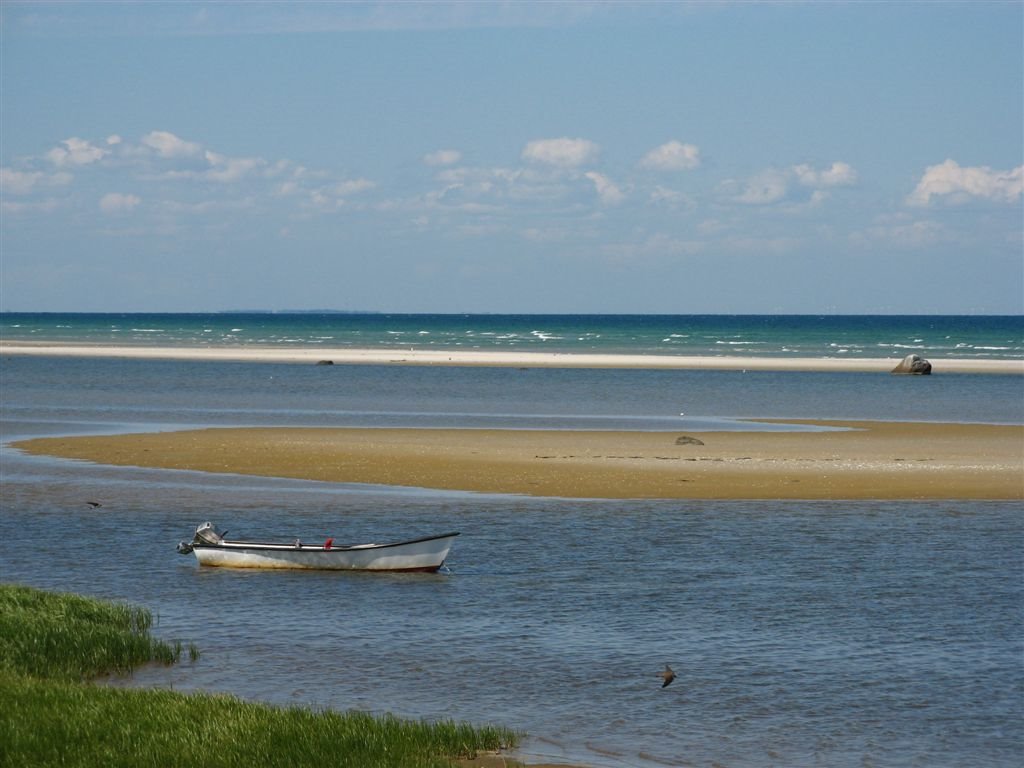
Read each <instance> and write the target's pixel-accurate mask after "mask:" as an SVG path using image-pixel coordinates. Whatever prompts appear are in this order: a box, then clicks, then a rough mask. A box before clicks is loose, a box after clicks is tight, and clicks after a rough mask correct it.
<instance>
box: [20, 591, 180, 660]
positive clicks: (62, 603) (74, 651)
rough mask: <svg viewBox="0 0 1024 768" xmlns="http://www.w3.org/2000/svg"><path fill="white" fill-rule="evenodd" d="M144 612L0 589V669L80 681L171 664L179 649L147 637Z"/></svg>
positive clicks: (75, 598) (149, 619)
mask: <svg viewBox="0 0 1024 768" xmlns="http://www.w3.org/2000/svg"><path fill="white" fill-rule="evenodd" d="M152 623H153V618H152V615H151V614H150V613H149V611H147V610H146V609H144V608H135V607H132V606H130V605H120V604H117V603H109V602H103V601H100V600H92V599H90V598H86V597H81V596H79V595H71V594H58V593H51V592H43V591H40V590H37V589H31V588H29V587H21V586H16V585H11V584H0V670H6V671H11V672H20V673H22V674H26V675H31V676H33V677H45V678H59V679H66V680H84V679H88V678H92V677H96V676H97V675H100V674H103V673H105V672H131V671H132V670H133V669H134V668H135V667H137V666H138V665H139V664H144V663H146V662H150V661H157V662H161V663H163V664H173V663H174V662H175V661H177V660H178V657H179V656H180V654H181V645H180V644H176V645H174V646H171V645H168V644H167V643H164V642H162V641H160V640H156V639H154V638H152V637H151V636H150V634H149V628H150V626H152Z"/></svg>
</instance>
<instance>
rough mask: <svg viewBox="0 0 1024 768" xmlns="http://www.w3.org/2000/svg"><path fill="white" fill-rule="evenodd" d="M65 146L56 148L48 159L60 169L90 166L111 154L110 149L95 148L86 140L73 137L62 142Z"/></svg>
mask: <svg viewBox="0 0 1024 768" xmlns="http://www.w3.org/2000/svg"><path fill="white" fill-rule="evenodd" d="M61 144H63V145H64V146H62V147H54V148H53V149H51V150H50V151H49V152H47V153H46V158H47V159H48V160H49V161H50V162H51V163H53V164H54V165H56V166H57V167H58V168H63V167H65V166H76V165H89V163H95V162H96V161H97V160H102V159H103V158H104V157H105V156H106V155H109V154H110V150H109V149H102V148H100V147H94V146H93V145H92V144H90V143H89V142H88V141H86V140H85V139H79V138H76V137H71V138H70V139H65V140H64V141H62V142H61Z"/></svg>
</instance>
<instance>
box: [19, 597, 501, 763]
mask: <svg viewBox="0 0 1024 768" xmlns="http://www.w3.org/2000/svg"><path fill="white" fill-rule="evenodd" d="M150 625H151V616H150V614H149V612H148V611H145V610H144V609H140V608H132V607H129V606H121V605H115V604H112V603H105V602H101V601H96V600H91V599H88V598H83V597H79V596H76V595H64V594H60V595H55V594H50V593H45V592H40V591H38V590H32V589H28V588H25V587H17V586H10V585H0V766H6V765H12V766H13V765H18V766H82V767H83V768H84V767H85V766H90V767H91V766H112V767H116V766H125V767H126V768H127V766H132V767H133V768H134V766H139V765H146V766H212V767H216V766H251V765H260V766H296V767H298V766H310V767H311V768H312V767H313V766H315V767H316V768H322V767H323V766H343V767H347V766H351V767H352V768H357V767H358V768H448V766H451V765H452V764H453V761H454V760H456V759H458V758H465V757H471V756H473V755H474V754H476V753H477V752H478V751H483V750H493V749H499V748H502V747H508V746H511V745H513V744H514V743H515V742H516V740H517V734H515V733H513V732H512V731H509V730H507V729H503V728H496V727H482V728H480V727H472V726H469V725H467V724H464V723H455V722H450V721H449V722H441V723H424V722H416V721H408V720H401V719H399V718H396V717H391V716H384V717H379V716H373V715H368V714H365V713H361V712H346V713H337V712H330V711H326V712H315V711H312V710H308V709H303V708H296V707H289V708H282V707H273V706H268V705H265V704H256V703H252V702H246V701H242V700H241V699H238V698H235V697H233V696H214V695H208V694H191V695H185V694H181V693H176V692H174V691H167V690H140V689H120V688H107V687H103V686H100V685H95V684H93V683H90V682H83V680H86V679H87V678H89V677H93V676H95V675H98V674H102V673H104V672H109V671H114V670H130V669H133V668H134V667H136V666H138V665H139V664H141V663H145V662H147V661H151V660H152V661H159V662H162V663H172V662H173V661H174V660H176V659H177V657H178V655H179V654H180V650H181V647H180V644H178V645H176V646H170V645H167V644H166V643H162V642H160V641H158V640H154V639H153V638H151V637H150V636H149V628H150ZM192 653H193V654H194V653H195V649H194V647H193V648H192Z"/></svg>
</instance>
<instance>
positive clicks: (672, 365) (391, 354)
mask: <svg viewBox="0 0 1024 768" xmlns="http://www.w3.org/2000/svg"><path fill="white" fill-rule="evenodd" d="M0 355H47V356H53V357H113V358H136V359H143V360H210V361H233V362H273V363H308V364H314V363H317V362H320V361H321V360H329V361H331V362H332V363H335V364H338V365H343V364H354V365H453V366H454V365H480V366H498V367H521V368H646V369H673V370H731V371H740V370H749V371H852V372H873V373H889V372H890V371H892V369H893V368H895V367H896V365H897V364H898V363H899V362H900V360H899V359H897V358H804V357H799V358H797V357H733V356H722V357H699V356H683V355H615V354H612V355H608V354H589V353H579V352H573V353H558V352H520V351H516V352H501V351H494V350H457V351H452V350H427V349H417V350H413V349H409V350H402V349H349V348H337V349H332V348H314V349H310V348H298V347H260V346H252V345H246V346H238V347H230V346H211V347H145V346H128V345H125V346H111V345H104V344H99V345H88V344H70V343H69V344H56V343H33V342H26V341H6V342H0ZM931 363H932V371H933V373H1003V374H1018V375H1024V360H990V359H985V360H976V359H946V358H939V359H935V360H931Z"/></svg>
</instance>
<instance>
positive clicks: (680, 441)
mask: <svg viewBox="0 0 1024 768" xmlns="http://www.w3.org/2000/svg"><path fill="white" fill-rule="evenodd" d="M676 445H704V442H703V441H702V440H698V439H697V438H696V437H690V436H689V435H683V436H682V437H677V438H676Z"/></svg>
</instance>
